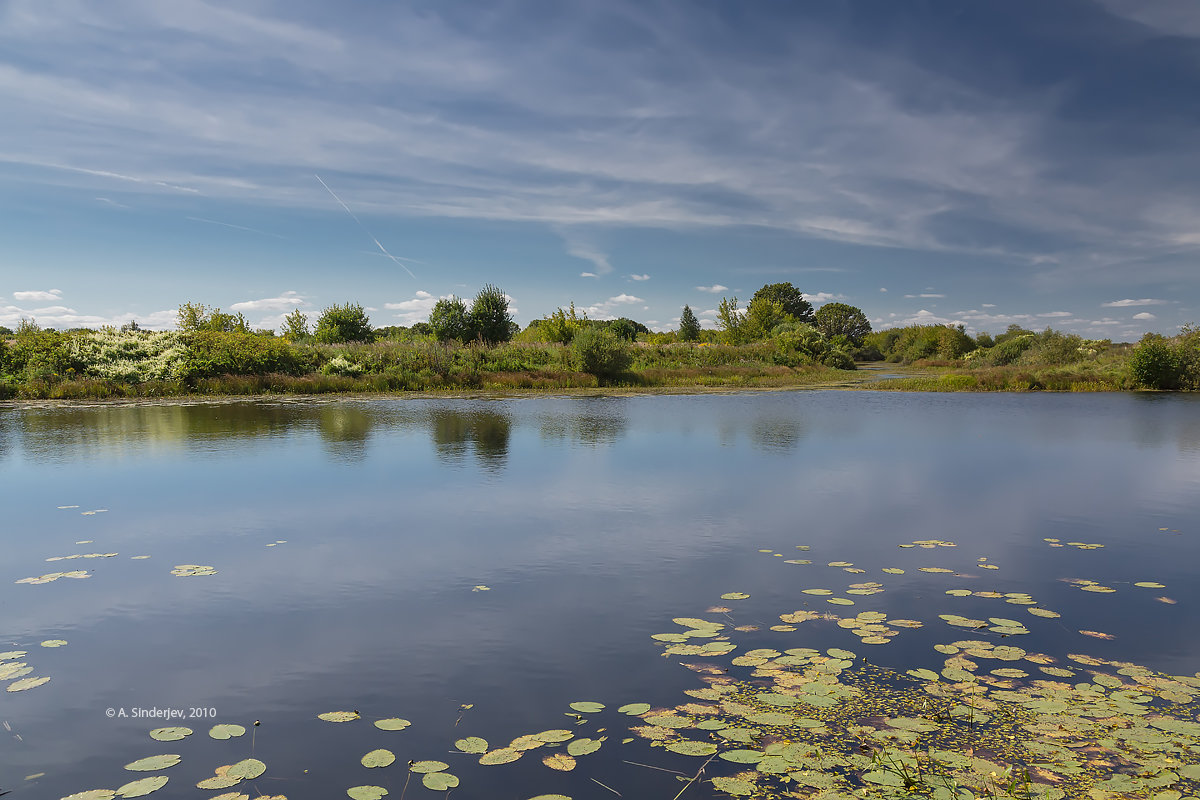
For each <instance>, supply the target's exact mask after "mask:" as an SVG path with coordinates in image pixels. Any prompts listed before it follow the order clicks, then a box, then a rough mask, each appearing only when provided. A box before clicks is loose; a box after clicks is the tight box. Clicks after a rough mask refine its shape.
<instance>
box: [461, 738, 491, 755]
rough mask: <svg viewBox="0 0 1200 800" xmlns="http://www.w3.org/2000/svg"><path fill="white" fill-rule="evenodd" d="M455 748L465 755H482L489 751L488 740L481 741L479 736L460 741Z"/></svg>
mask: <svg viewBox="0 0 1200 800" xmlns="http://www.w3.org/2000/svg"><path fill="white" fill-rule="evenodd" d="M454 746H455V747H457V748H458V749H459V750H461V751H463V752H464V753H475V754H476V755H482V754H484V753H486V752H487V750H488V743H487V739H481V738H480V737H478V736H468V737H467V738H465V739H459V740H458V741H457V742H455V743H454Z"/></svg>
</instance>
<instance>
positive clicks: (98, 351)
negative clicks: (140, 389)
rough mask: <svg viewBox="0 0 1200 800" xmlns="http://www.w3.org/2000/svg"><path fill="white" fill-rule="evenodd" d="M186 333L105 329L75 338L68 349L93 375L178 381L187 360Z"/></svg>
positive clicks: (139, 380) (83, 370)
mask: <svg viewBox="0 0 1200 800" xmlns="http://www.w3.org/2000/svg"><path fill="white" fill-rule="evenodd" d="M184 337H185V335H184V334H181V333H179V332H177V331H162V332H156V331H143V330H139V329H136V328H132V329H122V330H120V331H118V330H114V329H113V328H103V329H101V330H99V331H87V332H86V333H82V334H80V335H78V336H75V337H73V338H72V339H71V341H70V343H69V345H68V349H69V350H70V351H71V353H72V355H73V356H74V357H75V358H76V359H78V361H79V362H80V365H81V369H80V373H81V375H85V376H87V377H89V378H101V379H104V380H114V381H124V382H126V383H145V382H146V381H155V380H178V379H179V378H181V377H183V375H184V371H185V364H186V362H187V345H186V343H185V342H184Z"/></svg>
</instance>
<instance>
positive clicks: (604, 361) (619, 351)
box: [571, 327, 633, 383]
mask: <svg viewBox="0 0 1200 800" xmlns="http://www.w3.org/2000/svg"><path fill="white" fill-rule="evenodd" d="M571 362H572V364H573V366H574V367H575V369H577V370H579V371H580V372H589V373H591V374H592V375H595V376H596V378H597V379H599V380H600V382H601V383H604V382H607V381H609V380H611V379H613V378H615V377H617V376H618V375H620V374H621V373H622V372H624V371H625V370H627V369H629V365H630V364H632V363H633V355H632V354H631V353H630V352H629V346H628V345H626V344H625V342H623V341H621V339H620V338H619V337H618V336H617V335H616V334H615V333H613V332H612V331H611V330H608V329H607V328H593V327H587V328H582V329H580V330H579V331H577V332H576V333H575V337H574V338H573V339H572V340H571Z"/></svg>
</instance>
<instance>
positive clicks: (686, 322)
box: [679, 305, 700, 342]
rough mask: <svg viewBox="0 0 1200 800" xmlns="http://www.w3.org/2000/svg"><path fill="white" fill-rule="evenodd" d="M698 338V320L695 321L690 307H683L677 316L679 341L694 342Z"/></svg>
mask: <svg viewBox="0 0 1200 800" xmlns="http://www.w3.org/2000/svg"><path fill="white" fill-rule="evenodd" d="M699 338H700V320H698V319H696V315H695V313H693V312H692V307H691V306H688V305H685V306H684V307H683V311H681V312H680V314H679V341H681V342H694V341H696V340H697V339H699Z"/></svg>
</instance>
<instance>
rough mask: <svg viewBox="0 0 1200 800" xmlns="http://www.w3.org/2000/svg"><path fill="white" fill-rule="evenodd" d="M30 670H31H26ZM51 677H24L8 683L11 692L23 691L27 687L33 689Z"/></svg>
mask: <svg viewBox="0 0 1200 800" xmlns="http://www.w3.org/2000/svg"><path fill="white" fill-rule="evenodd" d="M25 671H26V672H28V671H29V670H25ZM49 680H50V679H49V678H22V679H21V680H19V681H13V682H12V683H10V684H9V685H8V691H10V692H23V691H25V690H26V689H33V688H36V687H38V686H41V685H42V684H44V683H46V682H48V681H49Z"/></svg>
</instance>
